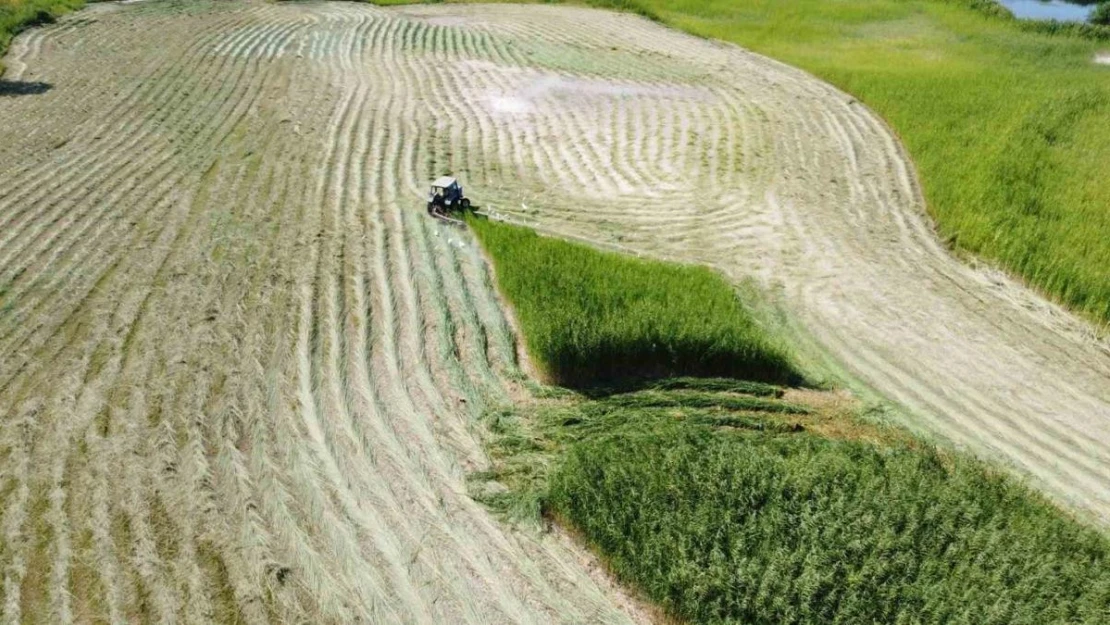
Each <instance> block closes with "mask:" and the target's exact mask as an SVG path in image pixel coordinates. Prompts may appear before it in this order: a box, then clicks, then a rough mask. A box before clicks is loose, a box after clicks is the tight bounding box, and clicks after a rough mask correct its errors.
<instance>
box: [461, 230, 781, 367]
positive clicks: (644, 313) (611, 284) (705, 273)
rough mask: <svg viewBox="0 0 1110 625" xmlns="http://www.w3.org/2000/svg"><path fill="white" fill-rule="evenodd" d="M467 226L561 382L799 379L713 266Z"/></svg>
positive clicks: (536, 349) (541, 362)
mask: <svg viewBox="0 0 1110 625" xmlns="http://www.w3.org/2000/svg"><path fill="white" fill-rule="evenodd" d="M470 223H471V226H472V227H473V229H474V231H475V233H476V234H477V236H478V238H479V240H480V241H481V243H482V246H483V247H484V248H485V250H486V251H487V253H488V254H489V256H490V257H491V259H492V261H493V265H494V268H495V270H496V274H497V283H498V286H499V287H500V290H501V292H502V293H503V294H504V295H505V297H506V298H507V299H508V300H509V302H510V303H511V304H512V305H513V308H514V310H515V312H516V316H517V318H518V320H519V322H520V325H521V331H522V333H523V334H524V339H525V343H526V345H527V347H528V352H529V354H530V355H531V357H532V359H533V360H534V361H535V362H536V364H537V366H538V367H539V368H540V369H542V371H543V373H544V374H545V375H546V376H547V377H548V378H549V379H550V380H551V381H553V382H555V383H558V384H562V385H567V386H596V385H603V384H605V383H609V382H613V381H620V380H629V379H643V378H662V377H669V376H710V377H729V378H742V379H750V380H757V381H763V382H780V383H785V382H797V381H800V376H799V375H798V373H797V371H796V370H795V368H794V366H793V364H792V362H791V359H790V357H789V356H788V354H787V352H786V350H785V348H783V347H782V346H781V345H778V344H777V343H776V342H774V341H773V340H771V339H770V338H769V337H768V336H767V334H766V332H765V331H764V329H763V328H762V327H761V326H760V324H759V323H758V322H757V321H756V319H755V318H754V316H753V315H752V313H751V312H750V311H749V310H748V309H747V308H745V306H744V304H743V303H742V302H741V301H740V299H739V298H738V297H737V294H736V292H735V290H734V289H733V288H732V287H731V286H730V285H729V284H728V283H727V282H726V281H725V280H724V279H723V278H722V277H721V276H719V275H717V274H716V273H714V272H713V271H711V270H709V269H706V268H703V267H694V266H684V265H676V264H673V263H665V262H657V261H650V260H643V259H638V258H630V257H627V256H622V255H620V254H615V253H609V252H602V251H598V250H595V249H593V248H590V247H587V246H584V245H580V244H575V243H568V242H566V241H560V240H557V239H553V238H548V237H541V236H539V235H537V234H536V233H535V232H533V231H531V230H529V229H527V228H521V227H518V226H511V225H508V224H504V223H499V222H493V221H488V220H483V219H472V220H471V222H470Z"/></svg>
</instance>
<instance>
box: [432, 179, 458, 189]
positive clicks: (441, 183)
mask: <svg viewBox="0 0 1110 625" xmlns="http://www.w3.org/2000/svg"><path fill="white" fill-rule="evenodd" d="M457 182H458V181H457V180H455V179H454V178H452V177H451V176H440V177H439V178H436V181H435V182H433V183H432V186H433V187H442V188H444V189H446V188H447V187H450V186H452V185H454V184H457Z"/></svg>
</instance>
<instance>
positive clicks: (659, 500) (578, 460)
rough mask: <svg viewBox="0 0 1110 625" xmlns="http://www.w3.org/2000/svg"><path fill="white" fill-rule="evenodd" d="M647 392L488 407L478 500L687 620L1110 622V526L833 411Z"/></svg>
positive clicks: (717, 395) (724, 396)
mask: <svg viewBox="0 0 1110 625" xmlns="http://www.w3.org/2000/svg"><path fill="white" fill-rule="evenodd" d="M651 393H654V394H657V395H659V396H660V397H659V398H658V399H660V401H653V402H649V403H641V402H638V401H627V400H628V398H629V397H637V396H641V395H642V394H643V393H642V392H635V393H631V394H624V393H617V394H614V395H610V396H606V397H603V398H600V399H590V398H588V397H586V396H583V395H575V394H570V395H567V394H556V393H553V394H551V395H553V396H556V397H557V399H549V400H539V401H536V402H534V403H533V404H531V405H527V406H520V407H517V408H513V409H503V410H498V411H491V412H489V413H487V414H486V416H485V417H484V420H485V423H486V425H487V430H488V431H489V432H490V440H489V447H488V448H489V450H490V454H491V457H492V458H493V468H492V469H491V470H489V471H486V472H483V473H478V474H474V475H472V476H471V485H472V493H474V495H475V497H476V498H477V499H479V500H480V501H482V502H483V503H485V504H486V505H488V506H489V507H491V508H492V509H493V510H494V511H496V512H498V513H500V514H501V515H503V516H505V517H507V518H508V519H510V520H512V521H514V522H517V523H540V522H552V521H554V522H557V523H561V524H566V525H567V526H569V527H571V528H573V529H574V531H575V532H576V533H577V534H578V535H579V536H580V537H581V539H582V540H584V541H585V542H586V543H587V544H589V546H590V547H591V548H592V549H593V550H594V551H595V552H597V553H598V554H599V556H600V557H601V558H602V560H603V561H604V562H605V564H606V566H607V568H608V569H609V570H610V572H612V573H613V574H614V575H616V576H617V577H618V578H619V579H620V580H622V581H623V582H625V583H627V584H629V585H631V586H632V587H634V588H635V589H637V590H638V591H639V592H641V593H643V595H644V596H645V597H646V598H648V599H650V600H651V601H653V602H654V603H656V604H657V605H659V606H661V607H662V608H663V609H664V610H665V611H666V612H667V613H668V614H669V615H670V616H672V617H675V618H676V620H678V621H679V622H697V623H724V622H741V623H748V622H751V623H837V622H840V623H872V622H873V623H938V624H939V623H967V624H972V623H974V624H980V623H987V624H990V623H996V624H999V625H1001V624H1003V623H1006V624H1010V623H1014V624H1018V623H1028V624H1031V625H1032V624H1048V623H1089V624H1094V623H1102V622H1104V620H1105V616H1106V610H1107V607H1108V606H1110V572H1108V571H1110V569H1108V568H1107V566H1106V565H1107V563H1108V562H1110V545H1108V543H1107V541H1106V539H1105V537H1104V536H1102V535H1100V534H1098V533H1097V532H1096V531H1094V530H1091V529H1089V528H1086V527H1084V526H1083V525H1081V524H1080V523H1078V522H1076V521H1075V520H1073V519H1072V518H1070V517H1068V516H1067V515H1066V514H1064V513H1062V512H1061V511H1060V510H1059V509H1057V508H1055V507H1054V506H1053V505H1051V504H1050V503H1048V502H1046V501H1045V500H1044V499H1042V498H1041V497H1040V496H1039V495H1036V494H1034V493H1032V492H1031V491H1029V490H1028V489H1027V488H1025V487H1024V486H1022V485H1020V484H1018V483H1016V482H1015V481H1013V480H1012V479H1010V478H1008V477H1006V476H1003V475H1000V474H999V473H998V472H996V471H993V470H991V469H989V468H988V467H986V466H985V465H983V464H981V463H979V462H977V461H975V460H972V459H970V458H966V457H963V456H959V455H954V454H951V453H945V452H941V451H937V450H935V449H932V448H930V447H928V446H925V445H922V444H921V443H920V442H919V441H916V440H914V439H912V438H909V437H908V435H906V434H904V433H901V432H898V431H893V430H889V429H887V428H883V427H882V426H877V425H874V424H870V425H869V424H867V423H865V422H863V421H861V420H860V419H859V414H858V413H857V412H855V411H839V412H837V411H833V412H830V411H827V410H824V409H823V408H821V407H819V406H820V403H819V402H818V403H815V404H814V405H810V406H801V407H802V408H805V410H804V411H800V412H798V413H795V412H794V411H793V408H795V407H799V406H797V405H796V404H793V403H790V402H785V401H782V400H775V399H768V397H767V396H766V395H763V396H758V397H757V396H744V395H741V394H738V393H734V392H712V391H697V392H696V394H694V395H692V394H691V392H690V391H688V390H686V391H660V390H655V391H651ZM787 395H788V396H789V395H790V393H787ZM738 399H748V400H757V403H754V404H741V403H737V400H738ZM783 407H789V408H790V410H784V409H782V408H783ZM857 410H858V407H857ZM834 422H837V423H838V422H843V424H848V425H850V426H851V427H841V426H837V425H836V423H834ZM822 429H829V430H839V431H847V432H852V435H851V436H843V437H836V436H832V437H830V436H826V435H823V434H817V433H815V432H818V431H820V430H822ZM862 439H867V440H872V441H877V442H866V441H865V440H862ZM492 485H497V486H496V487H494V486H492Z"/></svg>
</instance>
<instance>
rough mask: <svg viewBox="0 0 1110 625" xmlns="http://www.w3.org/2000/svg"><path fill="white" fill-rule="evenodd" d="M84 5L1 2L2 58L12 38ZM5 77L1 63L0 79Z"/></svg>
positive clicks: (58, 0) (51, 0)
mask: <svg viewBox="0 0 1110 625" xmlns="http://www.w3.org/2000/svg"><path fill="white" fill-rule="evenodd" d="M84 4H85V0H0V57H2V56H4V54H5V53H6V52H7V51H8V46H9V45H11V42H12V38H13V37H15V36H16V35H17V34H19V33H20V32H22V31H23V30H25V29H27V28H30V27H32V26H38V25H40V24H49V23H51V22H53V21H54V20H55V19H57V18H58V16H59V15H62V14H63V13H67V12H69V11H73V10H76V9H79V8H81V7H82V6H84ZM3 75H4V64H3V63H0V77H2V76H3Z"/></svg>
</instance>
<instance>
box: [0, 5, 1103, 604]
mask: <svg viewBox="0 0 1110 625" xmlns="http://www.w3.org/2000/svg"><path fill="white" fill-rule="evenodd" d="M6 63H7V64H8V65H9V66H10V67H11V68H12V69H13V71H15V72H18V74H17V76H16V77H17V78H18V79H19V80H22V81H35V82H40V83H43V84H45V85H49V86H50V88H49V89H47V90H44V91H42V92H41V93H38V92H36V93H28V94H15V95H10V96H9V95H3V96H2V97H0V180H2V181H3V184H2V186H0V499H2V502H3V506H2V511H0V575H2V576H3V582H2V586H0V593H2V602H0V610H2V617H0V618H2V620H4V621H6V622H20V621H23V622H35V621H42V622H65V621H70V620H76V621H83V622H90V621H94V620H97V619H106V620H110V621H113V622H116V621H121V620H127V619H146V620H153V621H159V622H173V621H185V622H207V621H210V620H213V619H216V620H220V621H231V620H235V619H239V620H241V621H244V622H251V623H254V622H267V621H271V620H279V621H290V622H293V621H309V622H342V623H348V622H356V621H357V620H360V619H361V620H363V621H366V620H369V621H372V622H401V621H412V622H481V623H488V622H514V623H516V622H534V621H538V622H548V621H565V622H588V621H589V622H596V621H603V622H619V621H622V620H626V619H628V618H635V617H636V616H637V614H635V613H634V612H633V613H631V616H630V613H629V610H630V609H631V608H629V607H628V603H627V602H626V601H624V599H623V598H622V597H621V596H620V595H619V594H617V593H616V591H614V590H613V589H612V588H611V587H609V586H608V585H607V584H606V583H605V582H604V580H599V579H596V578H595V577H594V576H591V574H590V572H589V571H588V570H587V567H586V565H584V564H583V559H582V555H581V554H580V553H578V552H576V551H575V550H573V549H572V548H570V547H569V546H567V544H566V541H563V540H560V539H559V538H558V537H555V536H548V537H544V538H539V537H536V536H533V535H531V534H520V533H517V532H514V531H511V530H508V529H507V528H506V527H504V526H502V525H500V524H499V523H497V522H496V521H494V520H493V519H492V518H491V517H490V516H489V514H488V513H487V512H486V511H485V510H484V509H483V508H482V507H480V506H479V505H478V504H476V503H475V502H473V501H472V500H471V499H470V498H468V497H467V496H466V494H465V480H464V476H465V474H466V473H467V472H468V471H470V470H473V469H481V468H483V467H485V466H486V465H487V460H486V457H485V454H484V453H483V451H482V447H481V435H482V434H481V430H480V427H479V425H478V422H477V416H478V415H480V414H481V413H482V412H483V410H484V409H485V408H486V407H488V406H493V405H497V404H498V403H500V402H506V401H509V399H510V397H511V395H512V393H513V392H514V390H515V386H514V382H513V380H514V379H516V377H517V376H518V369H517V367H516V364H515V362H514V347H513V344H512V337H511V336H510V334H509V332H508V331H507V325H506V322H505V320H504V317H503V316H502V314H501V312H500V310H499V309H498V305H497V300H496V298H495V296H494V294H493V292H492V290H491V287H490V278H489V276H488V274H487V272H486V269H485V267H484V266H483V264H482V261H481V259H480V257H479V255H478V254H477V251H476V249H475V247H474V243H473V240H472V238H471V237H470V236H469V235H468V234H467V233H465V232H464V231H460V230H457V229H454V228H450V227H447V226H443V225H440V224H438V223H433V222H431V221H430V220H428V219H427V218H426V217H425V216H424V215H423V214H422V200H421V194H422V192H423V187H424V184H425V181H427V180H428V179H429V178H431V177H433V176H434V175H437V174H441V173H444V172H446V171H453V172H456V173H459V174H460V176H461V177H462V178H463V180H464V181H465V182H467V183H468V191H469V194H470V195H472V196H473V197H475V198H477V199H478V201H479V203H483V204H493V205H495V206H496V208H498V209H499V210H501V211H502V212H506V213H512V214H513V215H515V216H516V217H517V218H518V219H520V220H525V221H528V222H530V223H534V224H537V225H538V226H540V227H541V228H543V229H545V230H546V231H548V232H552V233H561V234H566V235H569V236H578V237H583V238H586V239H589V240H591V241H594V242H597V243H599V244H602V245H610V246H613V245H616V246H621V247H623V248H625V249H631V250H637V251H642V252H645V253H649V254H653V255H658V256H663V257H675V258H682V259H688V260H693V261H697V262H704V263H708V264H710V265H713V266H715V267H717V268H720V269H721V270H722V271H724V272H725V274H726V275H728V276H730V277H731V278H735V279H740V277H741V276H743V275H746V274H752V275H757V276H760V277H762V278H763V279H764V280H765V281H767V282H769V283H770V282H779V283H781V284H782V287H783V292H784V295H785V298H786V301H787V302H788V303H789V304H791V305H793V306H796V307H797V310H798V311H799V313H800V317H801V319H802V321H803V322H804V323H805V325H806V326H807V327H808V328H809V329H810V330H811V331H812V332H813V334H814V336H815V339H816V341H817V342H818V343H819V344H820V345H821V346H822V347H824V348H827V349H828V350H830V351H831V352H832V353H833V354H835V355H836V356H837V357H839V358H840V359H842V360H843V362H844V363H845V367H846V368H847V369H848V370H849V371H850V372H851V373H853V374H854V375H856V376H858V377H859V378H861V379H862V380H864V381H865V382H867V383H869V384H871V385H872V386H874V387H875V388H876V389H878V390H879V391H881V392H883V393H885V394H887V395H888V396H890V397H891V398H893V399H895V400H897V401H899V402H902V403H904V404H905V405H906V406H908V407H909V408H910V409H911V414H912V415H913V418H914V420H913V421H912V422H913V423H915V424H918V425H920V426H921V428H922V429H923V430H925V431H928V432H931V433H934V434H937V435H940V436H944V437H947V438H950V439H952V440H954V441H956V442H957V443H959V444H962V445H966V446H968V447H970V448H972V449H973V450H975V451H977V452H979V453H981V454H985V455H991V456H994V457H997V458H1000V459H1002V460H1004V461H1008V462H1010V463H1012V464H1014V465H1015V466H1017V467H1019V468H1020V469H1022V470H1023V471H1025V472H1027V473H1028V474H1030V475H1032V476H1034V477H1035V478H1036V480H1037V483H1038V484H1040V485H1041V486H1043V487H1045V488H1046V489H1047V490H1048V491H1049V492H1051V493H1053V494H1054V495H1056V496H1057V497H1059V498H1061V499H1063V500H1066V501H1069V502H1071V503H1074V504H1075V505H1076V506H1077V508H1078V509H1082V510H1086V511H1089V512H1091V513H1093V515H1094V516H1096V517H1097V518H1099V519H1101V520H1103V521H1107V520H1110V474H1108V470H1107V469H1106V467H1108V466H1110V417H1108V415H1110V397H1108V389H1110V359H1108V357H1107V354H1106V352H1105V351H1103V350H1104V348H1102V347H1100V346H1099V345H1097V344H1096V343H1095V342H1094V341H1093V340H1092V339H1091V338H1090V337H1089V336H1088V334H1086V330H1085V326H1082V325H1080V324H1078V323H1077V322H1074V321H1072V320H1071V319H1070V317H1067V316H1066V315H1064V314H1062V313H1060V312H1059V311H1058V310H1056V309H1055V308H1053V307H1050V306H1048V305H1047V304H1044V303H1043V302H1041V300H1039V299H1036V298H1034V297H1033V296H1031V295H1029V294H1028V293H1026V292H1025V291H1023V290H1021V289H1020V288H1018V287H1016V286H1014V285H1012V284H1009V283H1008V282H1006V281H1005V280H1004V279H1001V278H998V277H995V276H992V275H990V274H988V273H985V272H978V271H975V270H972V269H967V268H965V267H964V266H962V265H960V264H958V263H957V262H955V261H954V260H952V259H951V258H950V257H949V256H948V255H947V254H946V253H945V252H944V251H943V250H942V249H941V248H940V247H939V245H938V244H937V243H936V242H935V240H934V238H933V236H932V232H931V230H930V229H929V227H928V224H927V222H926V220H925V219H924V218H923V217H922V216H921V215H922V210H921V200H920V194H919V193H918V190H917V188H916V185H915V184H914V181H913V173H912V170H911V169H910V168H909V166H908V165H907V164H906V161H905V158H904V156H903V154H902V152H901V151H900V149H899V148H898V145H897V143H896V142H895V140H894V139H893V138H892V136H891V134H890V133H889V132H888V131H887V130H886V128H885V127H884V126H882V124H881V123H879V122H878V121H877V120H876V119H875V118H874V116H873V115H871V114H870V113H868V112H867V111H866V110H865V109H863V108H862V107H860V106H858V105H856V104H854V103H853V102H852V101H851V99H850V98H848V97H847V96H845V95H843V94H841V93H839V92H836V91H835V90H833V89H831V88H830V87H827V86H825V85H823V84H822V83H820V82H818V81H816V80H814V79H812V78H811V77H808V76H807V75H805V74H803V73H801V72H798V71H796V70H792V69H790V68H788V67H785V66H782V65H780V64H778V63H775V62H773V61H769V60H767V59H764V58H762V57H759V56H755V55H751V54H748V53H745V52H743V51H741V50H739V49H737V48H734V47H731V46H724V45H718V44H714V43H711V42H706V41H703V40H699V39H695V38H692V37H688V36H685V35H681V34H678V33H675V32H672V31H668V30H666V29H663V28H662V27H660V26H658V25H655V24H652V23H650V22H648V21H646V20H644V19H642V18H638V17H632V16H623V15H616V14H611V13H602V12H596V11H589V10H586V9H578V8H560V7H541V6H531V7H516V6H470V7H458V6H452V7H443V6H437V7H410V8H406V9H404V10H394V9H389V10H386V9H378V8H374V7H370V6H364V5H356V4H348V3H335V4H316V3H313V4H286V3H282V4H267V3H261V2H258V3H253V2H245V3H235V4H232V3H223V2H221V3H209V2H189V3H179V2H173V3H170V2H166V3H163V2H149V3H137V4H129V5H126V6H123V5H114V4H113V5H96V6H94V7H92V8H90V9H88V10H85V11H82V12H80V13H77V14H74V15H72V16H70V17H67V18H65V19H62V20H61V21H60V22H59V23H58V24H56V25H53V26H50V27H48V28H44V29H41V30H35V31H31V32H29V33H26V34H24V35H23V36H21V37H20V38H19V39H18V40H17V42H16V44H15V45H13V48H12V51H11V54H10V55H9V58H8V59H7V60H6ZM10 78H11V77H10V76H9V79H10Z"/></svg>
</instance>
